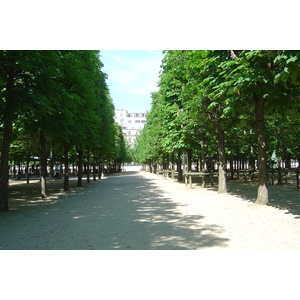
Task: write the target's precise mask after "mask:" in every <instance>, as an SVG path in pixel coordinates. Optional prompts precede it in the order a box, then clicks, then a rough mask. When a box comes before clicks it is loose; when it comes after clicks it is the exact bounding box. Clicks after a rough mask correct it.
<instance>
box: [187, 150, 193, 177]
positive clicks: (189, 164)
mask: <svg viewBox="0 0 300 300" xmlns="http://www.w3.org/2000/svg"><path fill="white" fill-rule="evenodd" d="M187 171H188V172H191V171H192V149H188V150H187Z"/></svg>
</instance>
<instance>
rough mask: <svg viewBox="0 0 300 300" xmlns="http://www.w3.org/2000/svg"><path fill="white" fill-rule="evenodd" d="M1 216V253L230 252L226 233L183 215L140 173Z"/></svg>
mask: <svg viewBox="0 0 300 300" xmlns="http://www.w3.org/2000/svg"><path fill="white" fill-rule="evenodd" d="M24 205H25V204H24V203H23V206H20V209H21V210H19V211H18V210H17V207H15V209H16V210H15V212H13V213H10V212H9V213H6V214H3V215H2V216H1V215H0V227H1V228H3V230H2V231H1V234H0V249H68V250H73V249H98V250H102V249H106V250H112V249H140V250H151V249H168V250H172V249H191V250H192V249H204V248H205V249H209V248H211V247H224V248H226V245H227V242H228V241H229V240H228V239H227V238H225V237H224V229H223V228H222V227H220V226H218V225H215V224H205V222H203V218H204V217H203V216H201V215H196V216H195V215H183V214H182V213H181V212H180V211H179V210H178V207H177V205H176V203H175V202H174V201H173V200H172V199H170V198H169V197H168V196H167V195H166V194H165V193H164V191H163V190H161V189H160V188H159V187H158V186H156V185H155V180H151V179H146V178H145V177H143V176H141V175H139V174H138V173H135V172H128V173H126V174H125V175H117V176H111V177H109V178H108V179H105V180H101V181H97V182H92V183H91V184H89V185H86V186H85V188H84V189H77V190H76V193H71V194H68V195H59V196H58V198H57V200H56V201H54V202H52V205H43V204H41V203H40V204H38V203H35V207H34V209H25V210H24Z"/></svg>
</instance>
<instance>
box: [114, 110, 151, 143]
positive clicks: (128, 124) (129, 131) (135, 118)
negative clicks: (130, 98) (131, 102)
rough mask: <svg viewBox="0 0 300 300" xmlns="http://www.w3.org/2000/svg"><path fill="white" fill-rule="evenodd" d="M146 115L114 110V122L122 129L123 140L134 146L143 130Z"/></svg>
mask: <svg viewBox="0 0 300 300" xmlns="http://www.w3.org/2000/svg"><path fill="white" fill-rule="evenodd" d="M146 114H147V113H129V112H128V111H127V110H125V109H116V110H115V121H116V122H117V123H118V124H119V125H120V126H121V127H122V131H123V134H124V137H125V139H126V140H127V141H128V143H129V144H130V145H134V143H135V141H136V138H137V136H139V134H140V131H141V130H142V129H143V128H144V125H145V123H146Z"/></svg>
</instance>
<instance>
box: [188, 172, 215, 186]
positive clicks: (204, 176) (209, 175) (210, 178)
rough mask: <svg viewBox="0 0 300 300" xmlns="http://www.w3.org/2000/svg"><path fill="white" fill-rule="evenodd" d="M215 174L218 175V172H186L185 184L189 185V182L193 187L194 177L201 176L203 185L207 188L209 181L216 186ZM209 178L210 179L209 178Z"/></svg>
mask: <svg viewBox="0 0 300 300" xmlns="http://www.w3.org/2000/svg"><path fill="white" fill-rule="evenodd" d="M214 175H216V176H218V175H217V174H214V173H213V172H209V173H205V172H185V173H184V177H185V186H186V187H187V186H188V184H189V187H190V188H192V185H193V177H199V178H200V181H201V187H202V188H205V187H206V186H207V184H208V183H210V184H211V186H214V181H213V179H214ZM207 178H208V179H207Z"/></svg>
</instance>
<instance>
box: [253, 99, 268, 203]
mask: <svg viewBox="0 0 300 300" xmlns="http://www.w3.org/2000/svg"><path fill="white" fill-rule="evenodd" d="M254 102H255V112H256V127H257V135H258V136H257V141H258V191H257V198H256V201H255V203H256V204H264V205H266V204H268V198H269V197H268V188H267V182H268V174H267V153H266V137H265V119H264V106H265V100H264V98H263V96H262V95H254Z"/></svg>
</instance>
